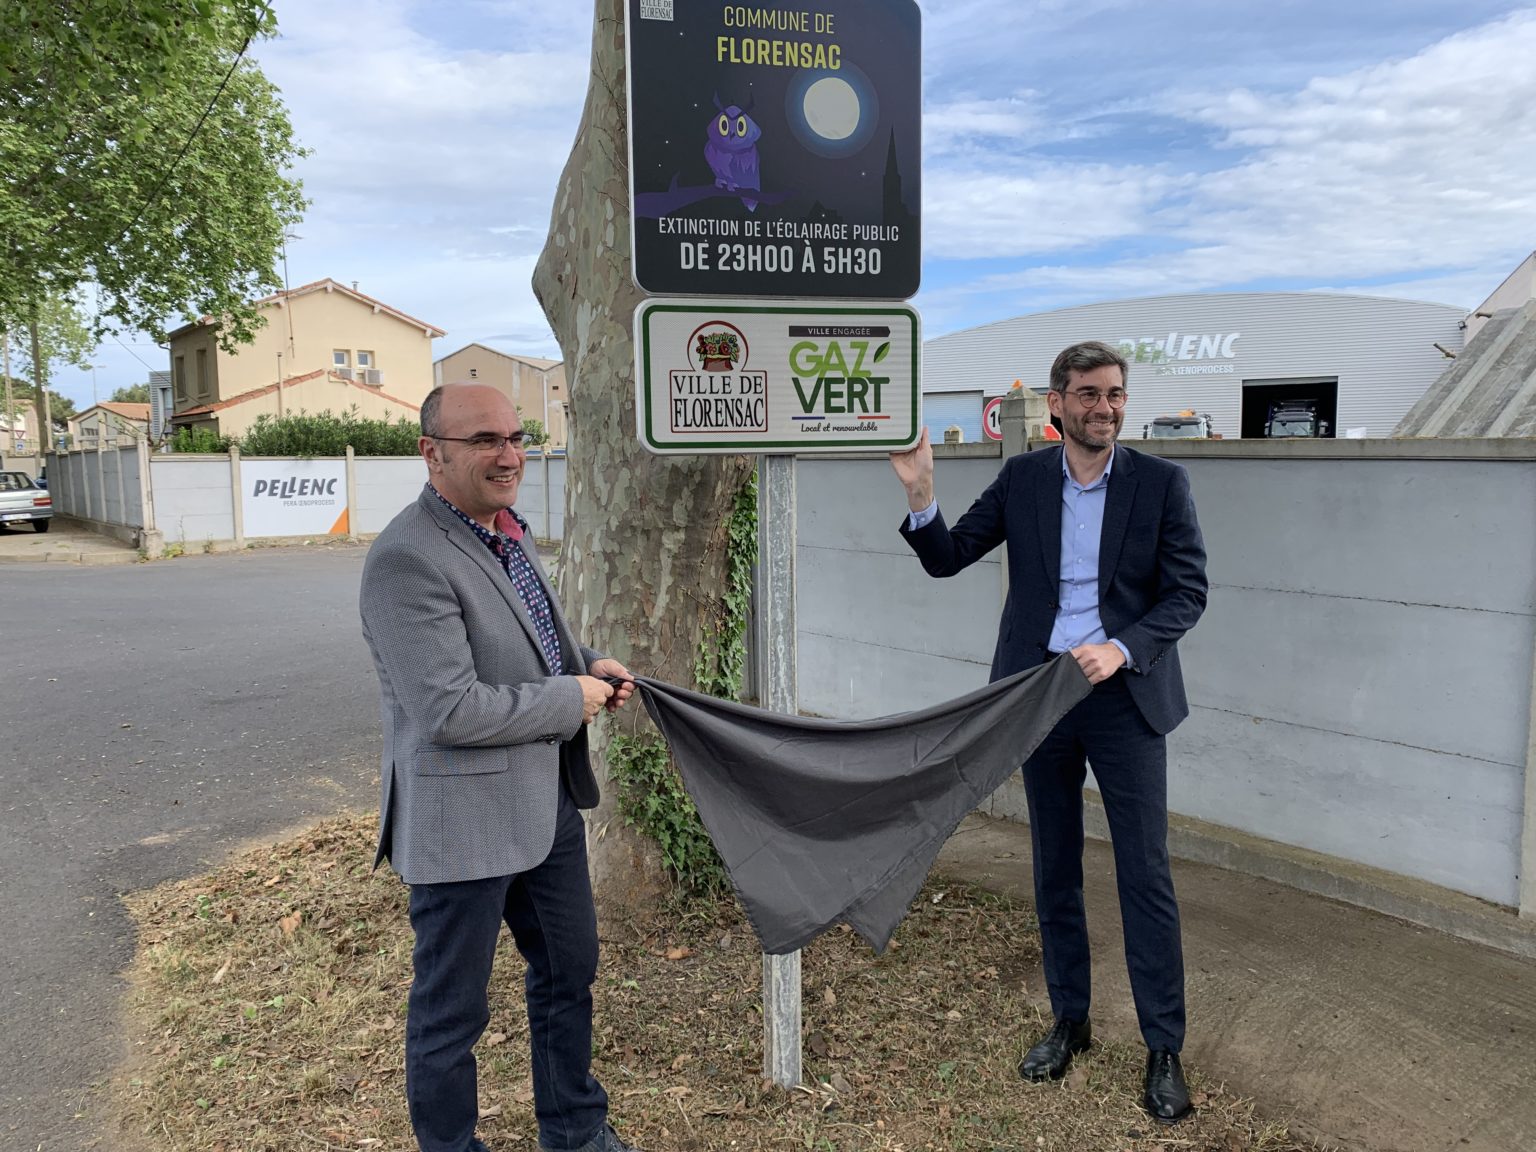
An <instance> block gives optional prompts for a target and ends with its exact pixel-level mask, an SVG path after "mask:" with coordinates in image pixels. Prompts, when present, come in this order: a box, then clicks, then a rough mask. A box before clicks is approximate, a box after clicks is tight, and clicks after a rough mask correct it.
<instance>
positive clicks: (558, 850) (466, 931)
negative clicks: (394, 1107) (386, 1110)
mask: <svg viewBox="0 0 1536 1152" xmlns="http://www.w3.org/2000/svg"><path fill="white" fill-rule="evenodd" d="M503 922H505V923H506V925H507V927H508V928H509V929H511V931H512V939H513V940H514V941H515V942H516V943H517V948H518V951H520V952H521V953H522V954H523V957H524V958H525V959H526V960H527V961H528V975H527V981H526V984H527V987H526V996H527V1004H528V1033H529V1039H530V1041H531V1044H532V1049H533V1106H534V1113H535V1115H536V1116H537V1117H538V1122H539V1143H540V1144H541V1145H543V1146H544V1147H545V1148H549V1149H554V1150H556V1152H562V1150H565V1149H571V1148H579V1147H580V1146H581V1145H582V1144H584V1143H586V1142H587V1141H588V1140H589V1139H591V1138H592V1137H593V1136H595V1135H597V1133H598V1131H599V1130H600V1129H601V1128H602V1127H603V1125H604V1124H605V1123H606V1122H607V1117H608V1095H607V1093H606V1092H604V1091H603V1087H602V1085H601V1084H599V1083H598V1082H597V1080H596V1079H594V1078H593V1076H592V1071H591V1064H592V981H593V980H594V979H596V977H597V914H596V912H595V910H594V909H593V906H592V887H591V881H590V880H589V879H588V877H587V838H586V829H585V828H584V826H583V824H582V819H581V813H580V811H578V810H577V808H576V805H575V804H574V803H572V801H571V798H570V797H569V796H568V795H566V792H565V789H564V788H562V789H561V790H560V814H559V819H558V824H557V827H556V829H555V842H554V847H552V848H551V849H550V852H549V856H548V857H547V858H546V859H545V860H544V862H543V863H542V864H540V865H539V866H538V867H536V868H534V869H532V870H530V871H528V872H524V873H521V874H519V875H517V876H496V877H492V878H490V879H486V880H470V881H465V882H463V883H457V884H416V885H412V887H411V927H412V929H414V930H415V933H416V947H415V951H414V953H413V954H412V957H411V959H412V963H413V964H414V966H415V979H414V980H413V981H412V982H411V996H410V1003H409V1009H408V1012H407V1019H406V1031H405V1091H406V1097H407V1100H408V1102H409V1104H410V1112H411V1125H412V1127H414V1128H415V1130H416V1141H417V1143H418V1144H419V1145H420V1146H421V1152H466V1150H467V1149H468V1148H469V1147H470V1141H471V1139H473V1137H474V1134H475V1122H476V1120H477V1119H478V1118H479V1114H480V1113H479V1099H478V1094H477V1085H476V1076H475V1057H474V1055H473V1053H472V1052H471V1049H472V1048H473V1047H474V1045H475V1042H476V1041H477V1040H478V1039H479V1038H480V1034H481V1033H482V1032H484V1031H485V1027H486V1025H487V1024H488V1023H489V1022H490V1018H491V1014H490V1008H489V1006H488V1004H487V989H488V986H489V984H490V979H491V961H492V960H493V959H494V957H495V955H496V939H497V936H498V935H499V934H500V932H501V925H502V923H503Z"/></svg>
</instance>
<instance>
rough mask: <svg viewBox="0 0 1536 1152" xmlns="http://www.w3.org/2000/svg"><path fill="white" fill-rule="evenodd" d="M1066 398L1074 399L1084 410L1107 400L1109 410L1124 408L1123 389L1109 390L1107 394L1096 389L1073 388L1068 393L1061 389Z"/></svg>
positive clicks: (1095, 406)
mask: <svg viewBox="0 0 1536 1152" xmlns="http://www.w3.org/2000/svg"><path fill="white" fill-rule="evenodd" d="M1062 392H1063V393H1065V394H1066V395H1068V396H1071V397H1074V398H1075V399H1076V400H1077V402H1078V403H1079V404H1081V405H1082V406H1083V407H1084V408H1085V409H1087V408H1097V407H1098V406H1099V401H1100V400H1108V401H1109V406H1110V407H1111V408H1124V407H1125V389H1124V388H1111V389H1110V390H1109V391H1108V392H1100V391H1099V390H1098V389H1097V388H1073V389H1071V390H1070V391H1068V390H1067V389H1065V388H1064V389H1062Z"/></svg>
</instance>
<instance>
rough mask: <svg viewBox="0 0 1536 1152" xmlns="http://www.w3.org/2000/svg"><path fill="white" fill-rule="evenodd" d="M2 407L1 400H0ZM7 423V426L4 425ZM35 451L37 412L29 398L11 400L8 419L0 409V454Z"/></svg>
mask: <svg viewBox="0 0 1536 1152" xmlns="http://www.w3.org/2000/svg"><path fill="white" fill-rule="evenodd" d="M0 408H3V401H0ZM7 424H9V427H6V425H7ZM36 451H37V413H36V411H34V410H33V407H32V401H31V400H16V399H15V398H14V397H13V398H12V402H11V410H10V416H9V420H7V417H6V414H5V412H4V411H3V410H0V454H3V455H5V456H23V455H25V456H30V455H33V454H34V453H36Z"/></svg>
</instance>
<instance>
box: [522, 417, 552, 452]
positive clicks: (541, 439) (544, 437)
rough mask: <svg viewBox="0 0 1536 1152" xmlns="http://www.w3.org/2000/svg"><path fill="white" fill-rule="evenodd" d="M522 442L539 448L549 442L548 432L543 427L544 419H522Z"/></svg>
mask: <svg viewBox="0 0 1536 1152" xmlns="http://www.w3.org/2000/svg"><path fill="white" fill-rule="evenodd" d="M523 443H524V444H526V445H528V447H530V448H540V447H542V446H543V445H545V444H548V443H549V432H548V431H547V430H546V429H545V427H544V421H542V420H524V421H523Z"/></svg>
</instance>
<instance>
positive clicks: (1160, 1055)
mask: <svg viewBox="0 0 1536 1152" xmlns="http://www.w3.org/2000/svg"><path fill="white" fill-rule="evenodd" d="M1141 1106H1142V1107H1143V1108H1145V1109H1146V1110H1147V1111H1148V1112H1150V1113H1151V1114H1152V1117H1153V1119H1155V1120H1160V1121H1162V1122H1163V1123H1164V1124H1176V1123H1178V1121H1180V1120H1182V1119H1184V1117H1186V1116H1188V1115H1189V1114H1190V1113H1191V1112H1192V1111H1194V1109H1193V1108H1192V1107H1191V1106H1190V1103H1189V1089H1188V1088H1187V1087H1186V1086H1185V1084H1184V1068H1183V1066H1182V1065H1180V1063H1179V1054H1178V1053H1177V1052H1169V1051H1167V1050H1166V1049H1165V1050H1163V1051H1158V1052H1148V1053H1147V1087H1146V1091H1144V1092H1143V1093H1142V1096H1141Z"/></svg>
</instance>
